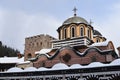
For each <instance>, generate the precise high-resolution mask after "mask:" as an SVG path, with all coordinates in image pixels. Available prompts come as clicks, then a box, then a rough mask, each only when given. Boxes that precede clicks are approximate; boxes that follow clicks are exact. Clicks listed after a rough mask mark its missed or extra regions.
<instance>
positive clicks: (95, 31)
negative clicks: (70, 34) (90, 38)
mask: <svg viewBox="0 0 120 80" xmlns="http://www.w3.org/2000/svg"><path fill="white" fill-rule="evenodd" d="M93 35H98V36H102V34H101V33H100V32H99V31H97V30H94V33H93Z"/></svg>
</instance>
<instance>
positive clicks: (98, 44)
mask: <svg viewBox="0 0 120 80" xmlns="http://www.w3.org/2000/svg"><path fill="white" fill-rule="evenodd" d="M108 43H109V42H108V41H104V42H99V43H93V44H92V45H90V47H93V46H107V45H108Z"/></svg>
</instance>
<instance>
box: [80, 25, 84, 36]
mask: <svg viewBox="0 0 120 80" xmlns="http://www.w3.org/2000/svg"><path fill="white" fill-rule="evenodd" d="M80 36H81V37H83V36H84V26H81V27H80Z"/></svg>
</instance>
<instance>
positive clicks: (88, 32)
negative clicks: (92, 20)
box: [87, 28, 91, 39]
mask: <svg viewBox="0 0 120 80" xmlns="http://www.w3.org/2000/svg"><path fill="white" fill-rule="evenodd" d="M87 36H88V38H90V39H91V30H90V29H89V28H88V29H87Z"/></svg>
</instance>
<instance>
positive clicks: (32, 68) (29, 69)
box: [24, 67, 37, 71]
mask: <svg viewBox="0 0 120 80" xmlns="http://www.w3.org/2000/svg"><path fill="white" fill-rule="evenodd" d="M24 71H37V68H35V67H28V68H25V69H24Z"/></svg>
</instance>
